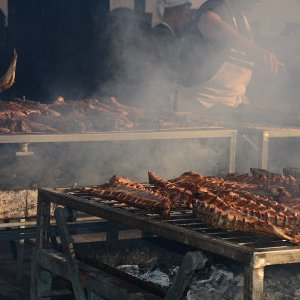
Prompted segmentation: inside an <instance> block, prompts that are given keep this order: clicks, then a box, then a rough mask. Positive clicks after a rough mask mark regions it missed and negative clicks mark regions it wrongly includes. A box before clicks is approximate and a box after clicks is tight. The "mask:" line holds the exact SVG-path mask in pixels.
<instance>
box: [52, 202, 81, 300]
mask: <svg viewBox="0 0 300 300" xmlns="http://www.w3.org/2000/svg"><path fill="white" fill-rule="evenodd" d="M54 216H55V220H56V224H57V227H58V231H59V236H60V239H61V244H62V248H63V253H64V256H65V258H66V260H67V266H68V271H69V275H70V280H71V283H72V287H73V292H74V296H75V299H76V300H85V299H86V296H85V293H84V290H83V288H82V287H81V284H80V275H79V268H78V264H77V261H76V257H75V251H74V245H73V240H72V237H71V236H70V234H69V231H68V228H67V222H66V220H67V219H68V208H66V207H65V208H61V207H58V208H56V209H55V212H54Z"/></svg>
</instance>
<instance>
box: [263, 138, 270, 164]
mask: <svg viewBox="0 0 300 300" xmlns="http://www.w3.org/2000/svg"><path fill="white" fill-rule="evenodd" d="M269 138H270V136H269V133H268V132H263V136H262V146H261V168H262V169H264V170H267V169H268V159H269Z"/></svg>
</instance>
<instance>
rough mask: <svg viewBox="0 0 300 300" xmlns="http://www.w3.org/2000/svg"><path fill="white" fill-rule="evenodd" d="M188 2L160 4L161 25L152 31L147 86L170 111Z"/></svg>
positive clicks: (170, 0)
mask: <svg viewBox="0 0 300 300" xmlns="http://www.w3.org/2000/svg"><path fill="white" fill-rule="evenodd" d="M190 7H191V2H190V1H189V0H161V1H160V2H159V5H158V10H159V12H160V14H161V17H162V18H161V21H160V22H159V23H158V24H157V25H156V26H154V27H153V29H152V45H153V47H154V49H153V53H154V66H155V71H154V73H153V74H154V77H153V80H152V82H150V85H151V87H152V88H153V91H154V92H157V95H158V96H157V97H158V98H159V101H160V102H161V103H164V105H163V106H165V108H172V107H173V105H174V103H173V102H174V97H175V94H176V88H177V83H178V76H179V72H180V64H181V55H182V49H183V43H184V41H183V40H182V39H181V34H182V32H183V31H184V30H185V28H186V27H187V26H188V25H189V24H190V21H191V10H190Z"/></svg>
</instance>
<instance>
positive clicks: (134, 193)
mask: <svg viewBox="0 0 300 300" xmlns="http://www.w3.org/2000/svg"><path fill="white" fill-rule="evenodd" d="M124 183H125V184H124ZM87 191H88V192H89V193H90V194H92V195H96V196H99V197H101V198H103V199H112V200H116V201H119V202H122V203H126V204H128V205H130V206H133V207H137V208H140V209H143V210H146V211H148V212H150V213H156V214H160V215H161V216H162V217H163V218H168V216H169V215H170V198H169V197H167V196H164V195H162V194H160V193H157V192H155V191H152V190H148V189H145V188H144V187H141V185H140V184H136V183H134V182H132V181H130V180H127V179H125V178H122V177H117V176H114V177H113V178H112V179H111V180H110V183H109V184H105V185H102V186H98V187H96V188H89V189H88V190H87Z"/></svg>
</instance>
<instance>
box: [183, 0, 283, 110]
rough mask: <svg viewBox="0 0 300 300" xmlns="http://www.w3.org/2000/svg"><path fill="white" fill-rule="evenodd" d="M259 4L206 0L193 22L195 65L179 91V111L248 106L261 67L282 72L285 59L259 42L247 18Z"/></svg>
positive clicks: (192, 62)
mask: <svg viewBox="0 0 300 300" xmlns="http://www.w3.org/2000/svg"><path fill="white" fill-rule="evenodd" d="M258 2H259V1H257V0H207V1H206V2H205V3H204V4H203V5H201V6H200V8H199V9H198V11H197V12H196V14H195V16H194V18H193V21H192V23H191V28H190V34H189V36H190V44H189V45H188V47H189V49H190V55H189V57H190V61H189V62H187V64H186V66H187V67H186V71H185V73H186V74H185V76H184V80H182V82H181V83H180V86H179V89H178V109H179V110H184V111H186V110H193V111H195V110H200V111H202V110H203V108H210V107H214V106H216V105H218V104H221V105H223V106H224V105H225V106H228V107H237V106H239V105H240V104H246V103H248V99H247V97H246V91H247V87H248V85H249V83H250V80H251V77H252V74H253V71H254V70H255V68H256V65H262V64H263V65H264V66H265V67H266V68H267V69H268V70H269V71H270V72H271V73H272V74H277V72H278V69H279V67H280V65H281V63H280V61H279V60H278V59H277V57H276V55H275V54H274V53H272V52H270V51H268V50H266V49H264V48H262V47H260V46H258V45H257V44H256V43H255V42H254V40H253V36H252V31H251V28H250V25H249V22H248V19H247V15H246V14H247V12H248V11H250V10H251V9H252V8H253V7H254V5H256V4H258Z"/></svg>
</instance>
